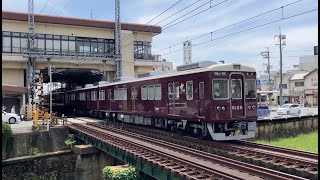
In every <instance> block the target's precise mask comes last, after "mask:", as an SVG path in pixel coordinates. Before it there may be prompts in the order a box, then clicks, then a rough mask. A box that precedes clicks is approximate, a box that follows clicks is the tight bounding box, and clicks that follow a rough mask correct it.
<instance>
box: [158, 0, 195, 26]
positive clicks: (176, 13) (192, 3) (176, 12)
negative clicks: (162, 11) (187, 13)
mask: <svg viewBox="0 0 320 180" xmlns="http://www.w3.org/2000/svg"><path fill="white" fill-rule="evenodd" d="M200 1H201V0H198V1H196V2H194V3H192V4H190V5H189V6H187V7H184V8H183V9H181V10H179V11H178V12H176V13H174V14H171V15H170V16H168V17H166V18H164V19H162V20H161V21H159V22H157V23H156V24H154V25H157V24H159V23H161V22H163V21H165V20H167V19H169V18H171V17H173V16H174V15H176V14H178V13H180V12H182V11H183V10H186V9H188V8H189V7H191V6H193V5H195V4H196V3H198V2H200Z"/></svg>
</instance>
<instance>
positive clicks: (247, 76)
mask: <svg viewBox="0 0 320 180" xmlns="http://www.w3.org/2000/svg"><path fill="white" fill-rule="evenodd" d="M209 76H210V79H211V83H208V84H211V87H210V88H209V87H208V89H211V92H212V97H210V98H211V102H212V103H211V105H210V106H209V107H206V109H207V112H208V114H207V115H208V116H209V118H208V119H209V122H208V123H207V124H206V125H207V130H208V132H209V134H210V136H211V137H212V139H213V140H217V141H223V140H241V139H248V138H253V137H255V130H256V120H257V110H256V107H257V100H256V98H257V97H256V96H257V92H256V71H255V69H254V68H251V67H248V66H244V65H240V64H221V65H214V66H211V67H210V75H209Z"/></svg>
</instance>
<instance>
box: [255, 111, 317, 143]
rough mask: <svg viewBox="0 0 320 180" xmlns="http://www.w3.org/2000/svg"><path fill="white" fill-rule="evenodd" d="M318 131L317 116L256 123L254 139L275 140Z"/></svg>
mask: <svg viewBox="0 0 320 180" xmlns="http://www.w3.org/2000/svg"><path fill="white" fill-rule="evenodd" d="M317 130H318V116H314V117H308V118H291V119H283V120H277V121H274V120H273V121H272V122H271V121H270V122H268V121H265V122H261V121H260V122H259V121H258V123H257V130H256V137H255V139H263V140H275V139H279V138H287V137H294V136H297V135H299V134H303V133H310V132H314V131H317Z"/></svg>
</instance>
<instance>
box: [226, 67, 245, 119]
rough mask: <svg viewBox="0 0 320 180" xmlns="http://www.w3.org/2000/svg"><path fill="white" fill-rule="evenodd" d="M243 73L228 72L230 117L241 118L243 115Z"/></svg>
mask: <svg viewBox="0 0 320 180" xmlns="http://www.w3.org/2000/svg"><path fill="white" fill-rule="evenodd" d="M244 80H245V79H244V75H243V74H235V73H231V74H230V81H229V82H230V86H229V87H230V97H231V114H232V118H242V117H244V116H245V104H244V100H245V97H244V92H243V91H244Z"/></svg>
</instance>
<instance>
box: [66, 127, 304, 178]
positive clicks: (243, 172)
mask: <svg viewBox="0 0 320 180" xmlns="http://www.w3.org/2000/svg"><path fill="white" fill-rule="evenodd" d="M70 128H74V129H77V130H80V131H82V132H83V133H86V134H89V135H92V136H95V137H96V138H99V139H101V140H103V141H106V142H108V143H111V144H114V145H115V146H117V147H119V148H123V149H124V150H125V151H126V152H129V153H132V154H133V155H135V156H139V157H143V158H145V159H147V160H148V161H150V162H153V163H154V164H158V165H159V166H164V167H165V168H166V169H169V170H171V171H173V172H175V173H176V174H179V177H184V178H194V179H221V178H222V179H303V178H300V177H297V176H293V175H289V174H285V173H282V172H278V171H274V170H270V169H266V168H262V167H259V166H255V165H251V164H247V163H244V162H239V161H236V160H232V159H229V158H225V157H221V156H217V155H213V154H210V153H206V152H203V151H199V150H195V149H192V148H186V147H185V146H181V145H177V144H173V143H168V142H167V141H162V140H158V139H155V138H151V137H147V136H143V135H139V134H136V133H132V132H128V131H126V130H121V129H118V128H113V127H109V126H105V125H101V124H97V123H88V124H87V125H80V124H74V125H71V126H70ZM106 130H107V131H106ZM184 178H183V179H184Z"/></svg>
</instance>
